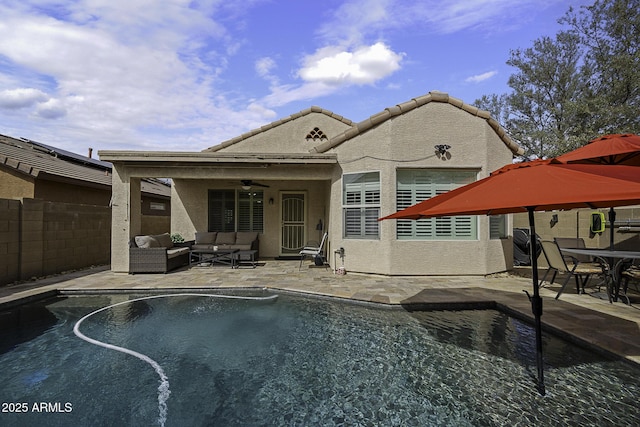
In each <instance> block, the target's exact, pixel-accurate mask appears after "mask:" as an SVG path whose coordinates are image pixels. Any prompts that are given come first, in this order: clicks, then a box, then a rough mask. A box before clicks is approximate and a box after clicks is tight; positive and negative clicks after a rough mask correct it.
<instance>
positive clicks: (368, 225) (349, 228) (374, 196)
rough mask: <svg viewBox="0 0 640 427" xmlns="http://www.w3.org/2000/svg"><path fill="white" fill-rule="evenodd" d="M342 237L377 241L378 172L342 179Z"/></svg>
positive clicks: (354, 174)
mask: <svg viewBox="0 0 640 427" xmlns="http://www.w3.org/2000/svg"><path fill="white" fill-rule="evenodd" d="M342 210H343V224H344V227H343V229H344V237H348V238H356V239H357V238H360V239H377V238H378V236H379V233H378V217H379V216H380V172H364V173H352V174H346V175H343V177H342Z"/></svg>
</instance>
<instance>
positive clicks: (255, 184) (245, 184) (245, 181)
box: [240, 179, 269, 190]
mask: <svg viewBox="0 0 640 427" xmlns="http://www.w3.org/2000/svg"><path fill="white" fill-rule="evenodd" d="M240 182H241V183H242V189H243V190H249V189H251V187H265V188H269V186H268V185H266V184H260V183H259V182H255V181H252V180H250V179H242V180H240Z"/></svg>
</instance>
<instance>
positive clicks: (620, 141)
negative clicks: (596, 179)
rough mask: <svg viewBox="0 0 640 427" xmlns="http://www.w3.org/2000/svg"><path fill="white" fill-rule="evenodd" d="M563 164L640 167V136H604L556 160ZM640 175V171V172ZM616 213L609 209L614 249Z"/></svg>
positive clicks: (610, 236)
mask: <svg viewBox="0 0 640 427" xmlns="http://www.w3.org/2000/svg"><path fill="white" fill-rule="evenodd" d="M556 159H557V160H558V161H560V162H562V163H569V164H571V163H583V164H601V165H627V166H640V136H638V135H634V134H630V133H626V134H611V135H604V136H602V137H600V138H596V139H594V140H592V141H590V142H589V143H588V144H587V145H585V146H583V147H580V148H578V149H576V150H573V151H570V152H568V153H566V154H563V155H562V156H559V157H557V158H556ZM638 173H640V169H639V170H638ZM615 221H616V211H615V210H614V209H613V208H610V209H609V224H611V228H610V233H609V248H610V249H613V248H614V237H613V236H614V235H613V225H614V223H615Z"/></svg>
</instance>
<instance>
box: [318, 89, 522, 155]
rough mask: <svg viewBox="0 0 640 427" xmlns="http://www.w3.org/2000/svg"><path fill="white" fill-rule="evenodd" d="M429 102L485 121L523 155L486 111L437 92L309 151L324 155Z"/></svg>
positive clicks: (507, 144) (402, 105) (414, 99)
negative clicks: (449, 105)
mask: <svg viewBox="0 0 640 427" xmlns="http://www.w3.org/2000/svg"><path fill="white" fill-rule="evenodd" d="M430 102H443V103H449V104H451V105H453V106H454V107H457V108H460V109H461V110H463V111H466V112H467V113H469V114H472V115H474V116H478V117H480V118H483V119H485V120H486V121H487V122H488V123H489V126H491V128H492V129H493V130H494V131H495V132H496V134H498V136H499V137H500V139H502V141H503V142H504V144H505V145H506V146H507V147H508V148H509V149H510V150H511V152H512V153H513V154H516V155H521V154H524V150H523V149H522V148H520V146H518V144H516V143H515V142H514V141H513V140H512V139H511V138H510V137H509V136H508V135H507V133H506V131H505V130H504V129H503V128H502V126H500V124H499V123H498V122H497V121H496V120H495V119H493V118H491V115H490V114H489V112H488V111H484V110H481V109H479V108H478V107H474V106H473V105H470V104H467V103H465V102H463V101H462V100H460V99H457V98H454V97H451V96H449V94H447V93H444V92H439V91H432V92H429V93H428V94H427V95H423V96H420V97H417V98H413V99H412V100H411V101H407V102H404V103H402V104H398V105H396V106H394V107H390V108H385V109H384V111H381V112H380V113H377V114H374V115H373V116H371V117H369V118H368V119H365V120H363V121H361V122H360V123H357V124H356V125H354V126H353V127H352V128H351V129H347V130H346V131H344V132H343V133H341V134H340V135H336V136H335V137H333V138H331V139H330V140H329V141H327V142H324V143H322V144H319V145H317V146H315V147H314V148H312V149H311V150H310V151H311V152H316V153H325V152H327V151H328V150H330V149H331V148H334V147H336V146H338V145H340V144H342V143H343V142H345V141H347V140H349V139H351V138H353V137H354V136H357V135H359V134H361V133H364V132H366V131H368V130H369V129H371V128H373V127H374V126H377V125H379V124H380V123H382V122H384V121H386V120H389V119H391V118H393V117H396V116H399V115H401V114H404V113H406V112H408V111H411V110H413V109H415V108H418V107H421V106H423V105H425V104H428V103H430Z"/></svg>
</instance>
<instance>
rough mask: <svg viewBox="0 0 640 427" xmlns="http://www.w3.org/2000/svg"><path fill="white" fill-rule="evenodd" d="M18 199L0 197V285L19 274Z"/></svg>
mask: <svg viewBox="0 0 640 427" xmlns="http://www.w3.org/2000/svg"><path fill="white" fill-rule="evenodd" d="M19 238H20V201H19V200H7V199H0V285H2V284H6V283H12V282H15V281H16V280H18V277H19V275H20V270H19V265H20V244H19Z"/></svg>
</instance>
